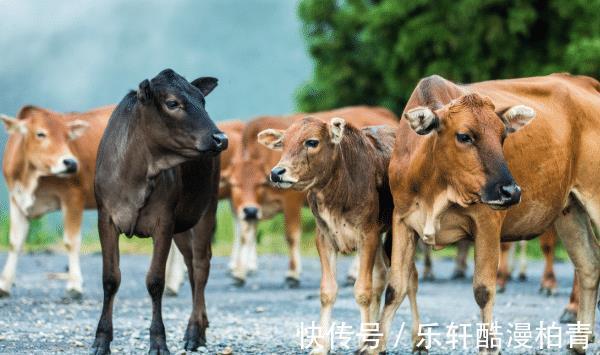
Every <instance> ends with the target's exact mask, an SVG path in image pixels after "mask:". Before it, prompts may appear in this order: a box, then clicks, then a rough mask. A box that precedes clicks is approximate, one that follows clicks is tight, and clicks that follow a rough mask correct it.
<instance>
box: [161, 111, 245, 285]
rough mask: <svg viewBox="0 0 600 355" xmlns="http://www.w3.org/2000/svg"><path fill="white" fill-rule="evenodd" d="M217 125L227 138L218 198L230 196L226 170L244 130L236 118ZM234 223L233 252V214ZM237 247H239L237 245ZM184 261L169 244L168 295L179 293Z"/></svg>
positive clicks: (222, 154) (176, 249)
mask: <svg viewBox="0 0 600 355" xmlns="http://www.w3.org/2000/svg"><path fill="white" fill-rule="evenodd" d="M217 127H218V128H219V129H220V130H221V131H222V132H223V133H225V135H226V136H227V138H228V141H229V143H228V147H227V149H226V150H224V151H223V152H221V155H220V157H221V179H220V181H219V200H225V199H229V198H230V197H231V186H230V184H229V179H228V178H227V177H228V176H229V173H228V171H229V170H230V169H231V162H232V160H233V157H234V155H235V154H236V151H237V150H239V149H240V144H241V141H242V131H243V130H244V122H242V121H238V120H231V121H224V122H219V123H218V124H217ZM233 219H234V224H235V226H236V228H235V230H234V233H235V235H234V252H235V250H236V249H237V248H236V244H235V243H236V242H237V243H238V244H239V223H238V221H237V216H235V215H234V216H233ZM238 248H239V247H238ZM185 268H186V266H185V263H184V260H183V255H181V252H180V251H179V248H177V247H175V246H174V245H171V250H170V251H169V257H168V259H167V268H166V271H165V273H166V280H165V287H166V289H165V294H166V295H168V296H176V295H177V293H179V288H180V287H181V284H182V283H183V279H184V276H185Z"/></svg>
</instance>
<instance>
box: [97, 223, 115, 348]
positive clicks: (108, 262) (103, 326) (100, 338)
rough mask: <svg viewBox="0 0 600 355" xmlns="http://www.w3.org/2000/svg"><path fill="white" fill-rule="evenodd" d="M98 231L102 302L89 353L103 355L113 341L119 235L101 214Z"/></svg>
mask: <svg viewBox="0 0 600 355" xmlns="http://www.w3.org/2000/svg"><path fill="white" fill-rule="evenodd" d="M98 231H99V233H100V245H101V246H102V287H103V289H104V301H103V305H102V315H101V316H100V321H99V322H98V328H97V329H96V339H95V340H94V344H93V345H92V351H91V353H92V354H94V355H103V354H109V353H110V342H111V341H112V340H113V326H112V310H113V301H114V299H115V295H116V293H117V290H118V289H119V285H120V284H121V271H120V270H119V233H118V231H117V229H116V228H115V226H114V225H113V224H112V222H110V221H109V219H108V216H106V215H104V214H103V213H102V212H100V213H99V215H98Z"/></svg>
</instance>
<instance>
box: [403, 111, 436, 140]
mask: <svg viewBox="0 0 600 355" xmlns="http://www.w3.org/2000/svg"><path fill="white" fill-rule="evenodd" d="M404 117H405V118H406V120H407V121H408V124H409V125H410V128H412V129H413V131H415V132H416V133H417V134H419V135H422V136H423V135H426V134H429V133H430V132H431V131H433V130H437V129H438V128H439V127H440V118H439V117H438V116H437V115H436V114H435V112H433V111H431V109H430V108H429V107H424V106H419V107H415V108H413V109H411V110H408V112H406V113H405V114H404Z"/></svg>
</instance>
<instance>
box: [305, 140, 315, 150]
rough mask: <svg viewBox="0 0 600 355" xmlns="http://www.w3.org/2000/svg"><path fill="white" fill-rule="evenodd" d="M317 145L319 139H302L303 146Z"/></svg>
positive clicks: (313, 146) (311, 146) (312, 146)
mask: <svg viewBox="0 0 600 355" xmlns="http://www.w3.org/2000/svg"><path fill="white" fill-rule="evenodd" d="M318 145H319V141H318V140H316V139H307V140H306V141H304V146H306V147H308V148H316V147H317V146H318Z"/></svg>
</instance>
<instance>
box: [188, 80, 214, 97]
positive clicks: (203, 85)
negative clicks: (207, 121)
mask: <svg viewBox="0 0 600 355" xmlns="http://www.w3.org/2000/svg"><path fill="white" fill-rule="evenodd" d="M218 84H219V79H217V78H213V77H210V76H205V77H202V78H198V79H196V80H194V81H192V85H194V86H195V87H197V88H198V89H200V91H201V92H202V95H204V96H206V95H208V94H210V92H211V91H213V90H214V88H216V87H217V85H218Z"/></svg>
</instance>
